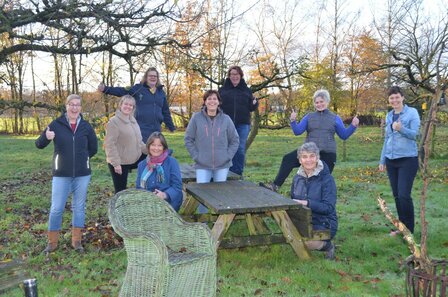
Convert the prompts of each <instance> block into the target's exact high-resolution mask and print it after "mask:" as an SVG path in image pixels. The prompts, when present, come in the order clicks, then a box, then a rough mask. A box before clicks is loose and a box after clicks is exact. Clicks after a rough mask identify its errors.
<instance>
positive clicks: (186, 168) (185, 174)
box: [180, 163, 241, 183]
mask: <svg viewBox="0 0 448 297" xmlns="http://www.w3.org/2000/svg"><path fill="white" fill-rule="evenodd" d="M180 174H181V176H182V182H184V183H190V182H195V181H196V169H195V168H194V165H192V164H185V163H183V164H180ZM227 179H228V180H236V179H241V175H238V174H236V173H234V172H232V171H229V174H228V175H227Z"/></svg>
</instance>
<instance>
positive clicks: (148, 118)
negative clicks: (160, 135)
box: [98, 67, 175, 143]
mask: <svg viewBox="0 0 448 297" xmlns="http://www.w3.org/2000/svg"><path fill="white" fill-rule="evenodd" d="M98 91H100V92H103V93H105V94H110V95H114V96H119V97H121V96H124V95H128V94H129V95H131V96H132V97H134V98H135V101H136V106H135V115H134V116H135V119H136V120H137V123H138V125H139V126H140V131H141V132H142V137H143V142H144V143H146V140H148V137H149V135H151V133H152V132H156V131H157V132H160V131H161V124H162V122H164V123H165V125H166V126H167V128H168V129H169V130H170V131H174V130H175V127H174V124H173V120H172V118H171V113H170V110H169V106H168V101H167V100H166V94H165V91H164V90H163V86H162V85H161V84H160V81H159V72H158V71H157V69H155V68H153V67H151V68H149V69H148V70H146V72H145V75H144V76H143V79H142V81H141V82H140V83H139V84H136V85H134V86H133V87H131V88H130V89H127V88H122V87H107V86H105V85H104V84H103V83H101V84H100V85H99V86H98Z"/></svg>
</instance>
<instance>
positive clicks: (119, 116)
mask: <svg viewBox="0 0 448 297" xmlns="http://www.w3.org/2000/svg"><path fill="white" fill-rule="evenodd" d="M134 111H135V99H134V97H132V96H131V95H124V96H123V97H121V99H120V102H119V103H118V109H117V111H116V112H115V115H114V116H113V117H112V118H111V119H110V120H109V122H108V123H107V126H106V138H105V141H104V147H105V149H106V160H107V165H108V167H109V170H110V173H111V175H112V181H113V183H114V188H115V193H118V192H120V191H122V190H125V189H126V187H127V181H128V173H129V170H130V169H131V168H135V166H134V164H135V162H137V161H138V159H139V158H140V156H141V155H142V153H144V154H146V152H147V150H146V146H145V144H144V143H143V141H142V134H141V132H140V128H139V126H138V124H137V121H136V119H135V118H134Z"/></svg>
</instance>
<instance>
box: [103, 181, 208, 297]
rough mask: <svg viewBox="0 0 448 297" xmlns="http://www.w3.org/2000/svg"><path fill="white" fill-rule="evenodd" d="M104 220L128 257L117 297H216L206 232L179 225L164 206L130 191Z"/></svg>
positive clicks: (119, 196) (179, 220) (149, 195)
mask: <svg viewBox="0 0 448 297" xmlns="http://www.w3.org/2000/svg"><path fill="white" fill-rule="evenodd" d="M109 219H110V221H111V224H112V226H113V228H114V230H115V232H117V233H118V234H119V235H120V236H121V237H123V240H124V245H125V247H126V252H127V256H128V266H127V270H126V275H125V277H124V281H123V286H122V287H121V290H120V296H138V297H144V296H153V297H156V296H157V297H158V296H167V297H175V296H181V297H189V296H191V297H200V296H215V294H216V248H215V241H214V240H213V239H212V236H211V233H210V229H209V228H208V227H207V226H205V225H204V224H201V223H186V222H184V221H183V220H182V218H181V217H180V216H179V215H178V214H177V213H176V212H175V211H174V210H173V209H172V208H171V206H170V205H169V204H168V203H166V202H165V201H163V200H161V199H160V198H158V197H157V196H155V195H154V194H152V193H150V192H147V191H144V190H135V189H132V190H131V189H129V190H125V191H122V192H119V193H117V194H116V195H115V196H114V197H113V198H112V200H111V201H110V203H109Z"/></svg>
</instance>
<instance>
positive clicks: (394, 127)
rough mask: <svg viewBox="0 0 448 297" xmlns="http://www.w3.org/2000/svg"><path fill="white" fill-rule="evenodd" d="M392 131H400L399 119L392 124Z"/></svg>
mask: <svg viewBox="0 0 448 297" xmlns="http://www.w3.org/2000/svg"><path fill="white" fill-rule="evenodd" d="M392 129H394V130H395V131H400V130H401V120H400V118H398V120H397V121H396V122H393V123H392Z"/></svg>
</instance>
